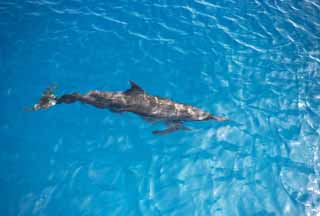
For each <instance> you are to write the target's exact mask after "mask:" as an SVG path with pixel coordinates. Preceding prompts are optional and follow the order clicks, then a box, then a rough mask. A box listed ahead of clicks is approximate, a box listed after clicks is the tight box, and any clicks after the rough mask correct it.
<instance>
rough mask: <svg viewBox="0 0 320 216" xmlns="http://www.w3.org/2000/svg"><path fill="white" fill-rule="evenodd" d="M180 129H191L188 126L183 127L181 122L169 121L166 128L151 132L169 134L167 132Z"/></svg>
mask: <svg viewBox="0 0 320 216" xmlns="http://www.w3.org/2000/svg"><path fill="white" fill-rule="evenodd" d="M180 129H181V130H187V131H190V130H191V129H190V128H187V127H185V126H184V125H183V124H182V123H181V122H178V123H169V127H168V128H166V129H164V130H155V131H152V133H153V134H156V135H165V134H169V133H172V132H174V131H177V130H180Z"/></svg>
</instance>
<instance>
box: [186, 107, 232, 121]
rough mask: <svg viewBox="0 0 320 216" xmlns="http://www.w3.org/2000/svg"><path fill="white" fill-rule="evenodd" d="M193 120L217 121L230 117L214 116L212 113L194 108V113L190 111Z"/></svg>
mask: <svg viewBox="0 0 320 216" xmlns="http://www.w3.org/2000/svg"><path fill="white" fill-rule="evenodd" d="M190 114H191V116H192V119H193V120H196V121H209V120H215V121H226V120H228V119H226V118H224V117H220V116H214V115H212V114H211V113H208V112H205V111H203V110H200V109H196V110H193V111H192V113H190Z"/></svg>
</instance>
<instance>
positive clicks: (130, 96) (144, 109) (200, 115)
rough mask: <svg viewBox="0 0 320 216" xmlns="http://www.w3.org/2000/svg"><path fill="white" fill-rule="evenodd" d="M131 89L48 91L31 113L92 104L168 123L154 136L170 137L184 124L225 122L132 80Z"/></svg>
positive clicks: (183, 127)
mask: <svg viewBox="0 0 320 216" xmlns="http://www.w3.org/2000/svg"><path fill="white" fill-rule="evenodd" d="M130 84H131V88H130V89H128V90H126V91H123V92H103V91H96V90H95V91H89V92H88V93H86V94H80V93H77V92H76V93H71V94H64V95H62V96H61V97H56V96H55V95H54V94H53V91H52V89H51V88H48V89H47V90H46V91H45V92H44V93H43V95H42V97H41V98H40V100H39V102H38V103H37V104H35V105H34V106H33V107H32V108H31V109H30V110H31V111H36V110H40V109H48V108H50V107H52V106H55V105H57V104H61V103H66V104H70V103H74V102H77V101H80V102H82V103H86V104H90V105H93V106H95V107H97V108H101V109H109V110H110V111H112V112H116V113H122V112H132V113H135V114H137V115H139V116H142V117H143V118H144V119H145V120H147V121H151V122H157V121H161V122H165V123H166V124H167V125H168V127H167V128H166V129H164V130H155V131H153V132H152V133H153V134H159V135H162V134H168V133H171V132H174V131H176V130H179V129H182V130H190V129H189V128H187V127H185V126H184V125H183V122H185V121H207V120H216V121H226V120H227V119H226V118H224V117H219V116H214V115H212V114H210V113H208V112H205V111H203V110H201V109H199V108H196V107H194V106H191V105H188V104H182V103H177V102H174V101H172V100H170V99H167V98H162V97H159V96H153V95H150V94H148V93H147V92H146V91H144V90H143V89H142V88H141V87H140V86H138V85H137V84H136V83H134V82H133V81H130Z"/></svg>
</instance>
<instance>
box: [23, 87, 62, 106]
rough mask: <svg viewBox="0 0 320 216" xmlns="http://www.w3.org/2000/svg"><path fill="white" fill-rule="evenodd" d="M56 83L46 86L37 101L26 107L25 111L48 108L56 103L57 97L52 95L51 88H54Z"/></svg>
mask: <svg viewBox="0 0 320 216" xmlns="http://www.w3.org/2000/svg"><path fill="white" fill-rule="evenodd" d="M56 88H57V85H53V86H52V87H48V88H47V89H46V90H45V91H44V92H43V94H42V96H41V98H40V100H39V102H38V103H37V104H35V105H33V107H31V108H26V109H25V111H37V110H40V109H48V108H50V107H52V106H54V105H56V104H57V102H58V98H57V97H56V96H55V95H54V93H53V89H56Z"/></svg>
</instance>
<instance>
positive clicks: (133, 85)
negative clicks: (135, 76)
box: [125, 80, 144, 94]
mask: <svg viewBox="0 0 320 216" xmlns="http://www.w3.org/2000/svg"><path fill="white" fill-rule="evenodd" d="M129 82H130V85H131V88H129V89H128V90H127V91H125V93H126V94H133V93H142V94H143V93H144V90H143V89H142V88H141V87H140V86H138V85H137V84H136V83H135V82H133V81H132V80H129Z"/></svg>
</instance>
